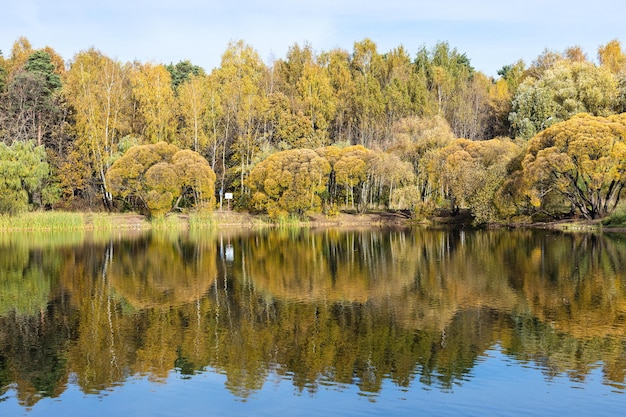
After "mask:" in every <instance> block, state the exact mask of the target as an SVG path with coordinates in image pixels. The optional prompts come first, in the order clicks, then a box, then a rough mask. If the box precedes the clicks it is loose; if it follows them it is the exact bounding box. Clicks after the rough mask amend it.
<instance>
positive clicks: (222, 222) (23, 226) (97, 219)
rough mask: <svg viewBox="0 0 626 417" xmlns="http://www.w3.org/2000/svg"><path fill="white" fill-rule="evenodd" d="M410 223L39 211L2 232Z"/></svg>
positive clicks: (1, 221) (0, 222)
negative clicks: (151, 216)
mask: <svg viewBox="0 0 626 417" xmlns="http://www.w3.org/2000/svg"><path fill="white" fill-rule="evenodd" d="M408 221H410V219H409V218H408V217H406V216H400V215H395V214H393V213H367V214H350V213H340V214H338V215H337V216H333V217H328V216H325V215H323V214H315V215H313V216H310V217H308V218H307V219H304V220H300V219H297V218H286V219H279V220H276V221H275V220H271V219H270V218H269V217H268V216H264V215H252V214H249V213H246V212H235V211H214V212H211V213H190V214H177V215H168V216H165V217H163V218H157V219H148V218H147V217H146V216H143V215H140V214H135V213H89V212H65V211H39V212H29V213H21V214H18V215H14V216H8V215H0V232H11V231H16V232H17V231H69V230H150V229H157V230H161V229H167V230H173V229H183V230H184V229H202V228H216V229H219V228H233V227H234V228H263V227H338V226H342V227H343V226H385V225H401V224H406V223H407V222H408Z"/></svg>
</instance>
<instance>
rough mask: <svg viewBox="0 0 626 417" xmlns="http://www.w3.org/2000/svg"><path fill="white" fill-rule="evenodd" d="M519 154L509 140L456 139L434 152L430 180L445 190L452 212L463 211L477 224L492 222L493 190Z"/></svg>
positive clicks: (495, 209) (495, 212)
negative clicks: (468, 213) (509, 163)
mask: <svg viewBox="0 0 626 417" xmlns="http://www.w3.org/2000/svg"><path fill="white" fill-rule="evenodd" d="M518 154H519V148H518V147H517V146H516V145H515V144H514V143H513V142H512V141H511V140H509V139H491V140H486V141H471V140H467V139H457V140H455V141H454V142H452V143H451V144H449V145H448V146H446V147H443V148H440V149H438V150H437V151H435V152H434V153H433V155H432V158H431V159H430V162H429V166H428V171H429V180H430V181H431V182H433V183H434V184H436V185H434V186H433V187H438V188H441V189H443V190H444V192H443V195H444V197H445V198H447V199H449V200H450V202H451V206H452V210H453V211H457V210H458V209H460V208H466V209H469V210H470V212H471V213H472V215H473V216H474V221H475V222H476V223H479V224H482V223H488V222H493V221H495V220H497V219H498V218H499V211H498V207H497V205H496V204H495V195H496V191H497V190H498V189H499V188H500V186H501V185H502V183H503V182H504V180H505V178H506V176H505V175H506V167H507V164H508V162H509V161H510V160H511V159H512V158H513V157H515V156H516V155H518Z"/></svg>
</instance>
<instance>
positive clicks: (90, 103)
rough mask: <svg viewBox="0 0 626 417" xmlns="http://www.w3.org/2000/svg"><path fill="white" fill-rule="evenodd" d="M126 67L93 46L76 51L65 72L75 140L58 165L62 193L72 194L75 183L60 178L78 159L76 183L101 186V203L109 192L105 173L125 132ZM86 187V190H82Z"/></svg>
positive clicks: (127, 103) (70, 173) (71, 170)
mask: <svg viewBox="0 0 626 417" xmlns="http://www.w3.org/2000/svg"><path fill="white" fill-rule="evenodd" d="M127 73H128V71H127V68H126V67H124V66H122V65H121V64H120V63H119V62H117V61H114V60H112V59H110V58H108V57H106V56H105V55H103V54H102V53H101V52H99V51H97V50H95V49H89V50H87V51H84V52H80V53H79V54H78V55H76V56H75V57H74V61H73V63H72V66H71V67H70V70H69V72H68V75H67V83H66V86H65V91H66V96H67V100H68V101H69V103H70V105H71V106H72V107H73V109H74V112H75V115H74V117H75V124H74V129H75V134H76V141H75V142H74V149H73V152H72V155H70V158H69V160H68V162H67V163H66V165H65V166H64V167H63V168H62V169H61V171H62V172H61V182H62V185H64V188H65V192H66V194H69V195H73V193H74V190H75V187H76V185H75V184H73V183H72V182H67V181H64V178H65V177H66V175H65V174H64V173H67V177H68V178H71V177H74V176H75V174H76V170H77V167H76V166H75V165H74V164H73V163H72V161H76V162H79V163H80V164H81V165H82V166H81V169H85V172H82V178H74V180H77V185H78V186H82V187H87V184H89V183H91V182H92V180H93V182H94V184H93V185H94V186H96V187H97V188H98V189H100V190H101V192H102V195H103V198H104V202H105V205H107V206H108V205H109V204H110V202H111V199H112V197H111V194H110V192H109V187H108V184H107V180H106V177H105V173H106V171H107V169H108V168H109V167H110V165H111V163H112V162H113V157H114V155H115V154H116V153H117V151H118V149H117V146H118V142H119V140H120V139H121V138H122V137H124V135H125V134H126V133H127V132H129V129H130V126H129V119H128V115H129V113H130V112H129V111H128V109H129V106H130V90H129V85H128V77H127ZM84 191H88V190H84Z"/></svg>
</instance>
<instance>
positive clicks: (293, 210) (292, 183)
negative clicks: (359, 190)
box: [248, 149, 330, 218]
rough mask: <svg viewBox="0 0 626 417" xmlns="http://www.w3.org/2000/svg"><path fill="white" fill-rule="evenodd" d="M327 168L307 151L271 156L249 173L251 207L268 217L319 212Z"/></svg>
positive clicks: (286, 152) (326, 165) (324, 160)
mask: <svg viewBox="0 0 626 417" xmlns="http://www.w3.org/2000/svg"><path fill="white" fill-rule="evenodd" d="M329 173H330V165H329V163H328V161H327V160H326V159H325V158H323V157H321V156H320V155H318V154H317V153H316V152H315V151H313V150H310V149H294V150H287V151H282V152H278V153H275V154H273V155H271V156H270V157H269V158H267V159H265V160H264V161H262V162H260V163H259V164H257V165H256V166H255V167H254V169H253V170H252V171H251V172H250V177H249V178H248V185H249V187H250V191H251V193H252V204H253V206H254V207H255V208H256V209H257V210H263V211H266V212H267V213H268V214H269V215H270V216H272V217H275V218H276V217H281V216H284V215H287V214H298V215H302V214H304V213H305V212H307V211H319V210H320V208H321V198H320V194H321V193H323V192H324V191H325V190H326V184H327V182H328V174H329Z"/></svg>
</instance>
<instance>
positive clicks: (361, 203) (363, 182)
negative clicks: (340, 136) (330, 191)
mask: <svg viewBox="0 0 626 417" xmlns="http://www.w3.org/2000/svg"><path fill="white" fill-rule="evenodd" d="M372 156H373V152H372V151H370V150H369V149H367V148H365V147H363V146H362V145H355V146H349V147H347V148H344V149H342V150H341V152H340V154H339V158H338V159H337V162H335V163H334V164H333V167H332V168H333V175H334V177H335V181H337V184H338V185H339V186H343V187H344V189H345V202H346V204H351V206H352V208H356V209H357V210H358V211H359V212H361V213H362V212H364V211H365V209H366V207H367V202H368V198H367V197H368V193H369V191H370V185H371V184H370V183H369V181H368V180H369V169H370V160H371V158H372Z"/></svg>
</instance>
